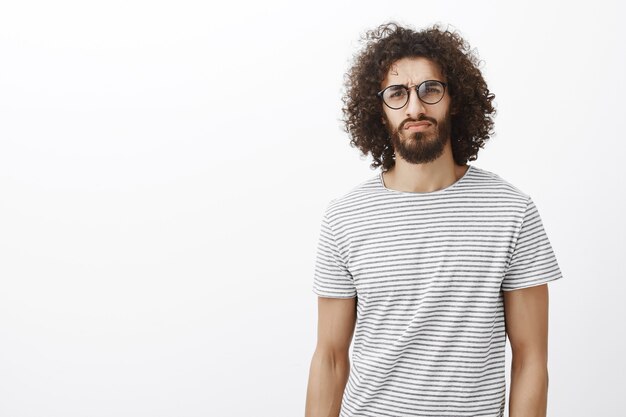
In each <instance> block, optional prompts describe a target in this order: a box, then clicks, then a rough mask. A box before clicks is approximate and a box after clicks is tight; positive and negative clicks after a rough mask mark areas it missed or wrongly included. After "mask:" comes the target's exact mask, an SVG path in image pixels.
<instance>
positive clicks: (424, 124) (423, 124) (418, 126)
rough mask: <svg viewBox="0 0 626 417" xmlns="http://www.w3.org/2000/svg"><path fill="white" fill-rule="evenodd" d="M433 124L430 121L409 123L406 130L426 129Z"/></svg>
mask: <svg viewBox="0 0 626 417" xmlns="http://www.w3.org/2000/svg"><path fill="white" fill-rule="evenodd" d="M430 126H431V124H430V123H429V122H420V123H408V124H407V125H406V127H405V128H404V129H405V130H424V129H427V128H429V127H430Z"/></svg>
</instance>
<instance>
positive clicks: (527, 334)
mask: <svg viewBox="0 0 626 417" xmlns="http://www.w3.org/2000/svg"><path fill="white" fill-rule="evenodd" d="M504 312H505V323H506V333H507V335H508V337H509V342H510V343H511V350H512V352H513V357H512V364H511V390H510V399H509V416H510V417H546V408H547V402H548V285H547V284H543V285H537V286H534V287H529V288H523V289H519V290H513V291H504Z"/></svg>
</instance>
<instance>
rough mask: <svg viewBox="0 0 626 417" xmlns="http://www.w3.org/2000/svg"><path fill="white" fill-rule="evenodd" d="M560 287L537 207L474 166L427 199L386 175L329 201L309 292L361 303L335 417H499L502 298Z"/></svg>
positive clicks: (502, 381) (503, 340)
mask: <svg viewBox="0 0 626 417" xmlns="http://www.w3.org/2000/svg"><path fill="white" fill-rule="evenodd" d="M559 278H562V276H561V271H560V269H559V266H558V264H557V260H556V257H555V255H554V252H553V250H552V247H551V245H550V242H549V240H548V237H547V235H546V233H545V231H544V228H543V224H542V221H541V218H540V216H539V212H538V211H537V207H536V206H535V204H534V203H533V201H532V199H531V198H530V196H528V195H527V194H525V193H523V192H522V191H520V190H519V189H518V188H516V187H515V186H513V185H512V184H510V183H509V182H507V181H505V180H504V179H502V178H501V177H500V176H498V175H497V174H494V173H492V172H490V171H487V170H484V169H481V168H478V167H476V166H473V165H470V166H469V168H468V170H467V172H466V173H465V175H464V176H463V177H462V178H460V179H459V180H458V181H457V182H455V183H454V184H452V185H450V186H448V187H446V188H443V189H441V190H437V191H433V192H425V193H416V192H404V191H397V190H392V189H389V188H386V186H385V184H384V182H383V179H382V171H379V172H378V173H377V174H376V175H375V176H373V177H371V178H369V179H367V180H365V181H363V182H362V183H361V184H359V185H357V186H356V187H354V188H352V189H351V190H350V191H348V192H347V193H345V194H343V195H342V196H341V197H338V198H334V199H332V200H331V201H330V202H329V203H328V205H327V207H326V209H325V212H324V215H323V218H322V222H321V231H320V234H319V242H318V246H317V257H316V261H315V272H314V279H313V292H314V293H315V294H317V295H318V296H320V297H334V298H353V297H357V322H356V330H355V333H354V340H353V349H352V357H351V364H350V376H349V378H348V383H347V385H346V388H345V390H344V395H343V401H342V404H341V412H340V417H353V416H354V417H356V416H358V417H409V416H420V417H424V416H433V417H434V416H436V417H446V416H449V417H452V416H454V417H461V416H467V417H469V416H471V417H477V416H489V417H500V416H503V415H504V407H505V396H506V385H505V384H506V382H505V347H506V345H505V343H506V333H505V326H504V324H505V322H504V304H503V295H502V291H511V290H516V289H520V288H526V287H532V286H535V285H541V284H544V283H546V282H549V281H553V280H556V279H559Z"/></svg>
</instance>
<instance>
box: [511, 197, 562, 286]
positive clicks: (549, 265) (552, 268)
mask: <svg viewBox="0 0 626 417" xmlns="http://www.w3.org/2000/svg"><path fill="white" fill-rule="evenodd" d="M562 277H563V276H562V275H561V269H560V268H559V265H558V263H557V260H556V256H555V254H554V251H553V250H552V246H551V245H550V241H549V240H548V236H547V235H546V232H545V230H544V228H543V223H542V221H541V216H540V215H539V211H538V210H537V207H536V206H535V203H534V202H533V200H532V198H530V197H528V202H527V206H526V210H525V212H524V217H523V220H522V224H521V226H520V231H519V234H518V236H517V240H516V242H515V247H514V249H513V254H512V255H511V258H510V260H509V265H508V268H507V270H506V272H505V275H504V279H503V280H502V290H503V291H511V290H517V289H521V288H527V287H534V286H536V285H541V284H545V283H547V282H549V281H554V280H557V279H559V278H562Z"/></svg>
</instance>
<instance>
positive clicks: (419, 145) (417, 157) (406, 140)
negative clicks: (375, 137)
mask: <svg viewBox="0 0 626 417" xmlns="http://www.w3.org/2000/svg"><path fill="white" fill-rule="evenodd" d="M416 121H418V122H421V121H427V122H430V123H431V125H430V126H429V127H428V128H427V129H426V130H424V131H421V132H410V131H406V130H405V129H404V126H405V124H407V123H409V122H416ZM387 123H389V122H388V121H387ZM450 133H451V125H450V117H449V114H448V113H446V114H445V116H444V118H443V119H442V120H441V121H440V123H437V122H436V121H435V120H434V119H430V118H429V119H425V118H422V119H419V120H411V119H407V120H404V121H403V122H402V123H400V126H399V128H398V129H394V130H393V132H391V134H390V136H391V145H392V146H393V149H394V151H395V153H396V156H400V157H401V158H402V159H404V160H405V161H407V162H408V163H410V164H424V163H428V162H432V161H434V160H435V159H437V158H439V157H440V156H441V155H442V154H443V151H444V150H445V148H446V144H447V142H448V141H449V140H450Z"/></svg>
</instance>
